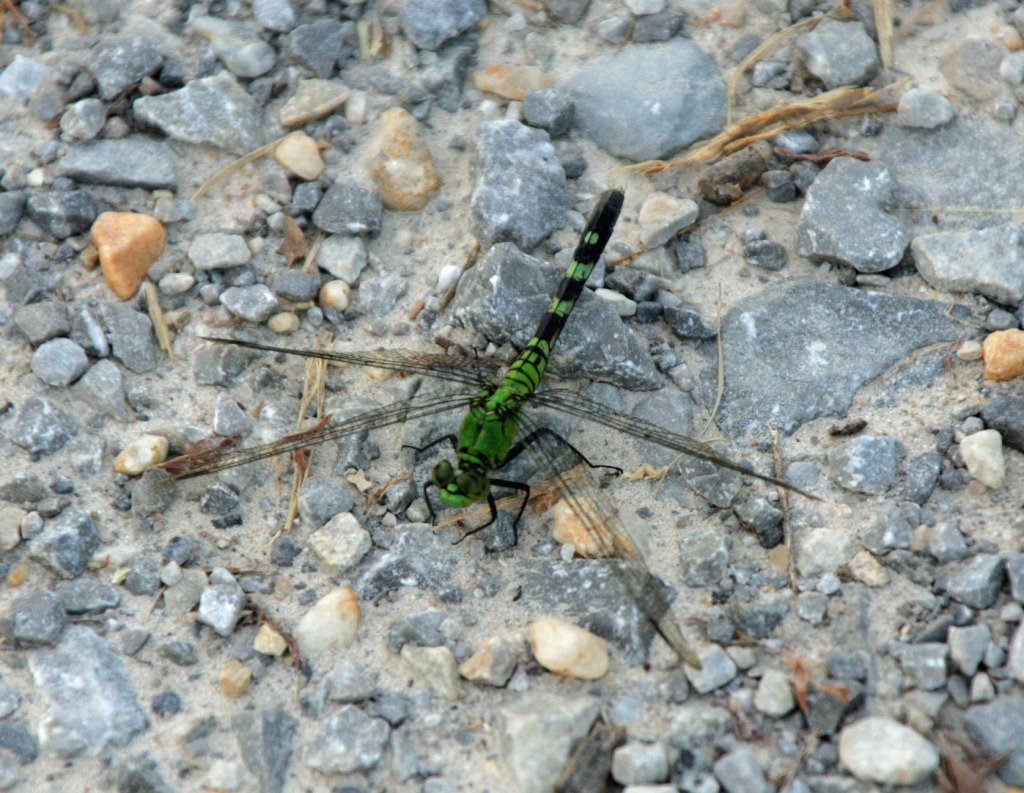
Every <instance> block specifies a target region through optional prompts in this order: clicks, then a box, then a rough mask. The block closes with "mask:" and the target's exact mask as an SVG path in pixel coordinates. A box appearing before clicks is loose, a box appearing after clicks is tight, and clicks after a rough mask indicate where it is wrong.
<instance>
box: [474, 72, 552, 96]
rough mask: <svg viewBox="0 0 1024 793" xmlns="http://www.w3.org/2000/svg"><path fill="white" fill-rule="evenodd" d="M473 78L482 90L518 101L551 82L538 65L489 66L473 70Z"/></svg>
mask: <svg viewBox="0 0 1024 793" xmlns="http://www.w3.org/2000/svg"><path fill="white" fill-rule="evenodd" d="M472 79H473V87H474V88H476V89H478V90H480V91H486V92H487V93H489V94H496V95H497V96H501V97H504V98H505V99H515V100H517V101H522V100H523V99H525V98H526V95H527V94H528V93H530V91H539V90H540V89H542V88H547V87H548V85H549V84H550V80H549V78H548V76H547V74H546V73H545V72H543V71H542V70H540V69H538V68H537V67H536V66H488V67H487V68H486V69H479V70H477V71H475V72H473V78H472Z"/></svg>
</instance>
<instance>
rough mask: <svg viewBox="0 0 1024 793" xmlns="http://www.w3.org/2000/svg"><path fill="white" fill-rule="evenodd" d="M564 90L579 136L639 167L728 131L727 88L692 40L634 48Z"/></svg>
mask: <svg viewBox="0 0 1024 793" xmlns="http://www.w3.org/2000/svg"><path fill="white" fill-rule="evenodd" d="M566 89H567V90H568V92H569V94H570V95H571V96H572V98H573V101H574V102H575V103H576V117H575V121H574V122H573V123H574V125H575V126H576V128H577V129H579V130H580V132H582V133H583V135H584V136H586V137H587V138H589V139H590V140H592V141H594V142H595V143H596V144H597V145H598V146H600V147H601V148H603V149H606V150H608V151H609V152H611V153H612V154H615V155H618V156H620V157H625V158H627V159H630V160H633V161H634V162H641V161H643V160H656V159H661V158H664V157H667V156H669V155H670V154H672V152H674V151H677V150H678V149H681V148H683V147H684V146H689V145H690V144H691V143H693V142H694V141H696V140H699V139H701V138H706V137H711V136H712V135H716V134H717V133H718V132H720V131H721V130H722V128H723V127H724V126H725V81H724V80H723V79H722V75H721V72H720V71H719V69H718V66H717V65H716V64H715V62H714V61H713V60H712V59H711V58H710V57H708V55H707V54H706V53H705V52H704V51H703V50H702V49H701V48H700V47H698V46H697V45H696V44H694V43H693V42H692V41H690V40H689V39H684V38H676V39H673V40H672V41H667V42H664V43H658V44H645V45H638V44H631V45H629V46H627V47H625V48H623V49H622V50H620V51H619V52H617V53H615V54H614V55H608V56H605V57H603V58H598V59H597V60H594V61H591V62H590V63H587V64H586V65H585V66H584V67H583V68H582V69H581V70H580V71H579V72H577V73H576V75H575V76H573V77H572V78H571V79H570V80H569V83H568V84H567V85H566ZM638 129H643V130H644V133H643V134H642V135H638V134H637V130H638Z"/></svg>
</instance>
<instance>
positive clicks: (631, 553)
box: [523, 415, 700, 668]
mask: <svg viewBox="0 0 1024 793" xmlns="http://www.w3.org/2000/svg"><path fill="white" fill-rule="evenodd" d="M523 426H524V427H525V428H526V429H527V431H533V430H535V429H536V427H537V424H536V422H535V421H533V420H532V419H531V418H530V417H529V416H528V415H524V416H523ZM529 448H530V450H531V451H533V453H534V460H535V461H536V462H537V463H538V465H539V466H540V468H541V470H542V471H543V474H544V476H545V478H551V479H555V480H556V481H557V482H558V486H559V489H560V490H561V492H562V497H563V498H564V499H565V500H566V501H567V502H568V503H569V505H570V506H571V507H572V510H573V512H574V513H575V514H576V516H577V517H578V518H579V519H580V522H582V523H583V525H584V526H586V528H587V530H588V531H589V532H590V534H591V536H592V537H594V539H596V540H597V541H598V543H599V544H600V545H601V547H602V550H603V551H604V552H605V553H606V554H607V555H609V556H615V557H618V559H619V560H620V561H619V563H618V564H617V565H614V569H615V572H616V574H617V575H618V576H619V578H620V579H621V581H622V583H623V585H624V586H625V587H626V590H627V591H628V592H629V594H630V596H631V597H632V598H633V601H634V602H635V603H636V605H637V607H638V608H639V609H640V612H641V613H642V614H643V615H644V616H645V617H646V618H647V619H649V620H650V621H651V623H652V624H653V625H654V627H655V628H656V629H657V631H658V633H660V634H661V635H662V637H663V638H664V639H665V641H666V642H668V644H669V646H670V647H671V648H672V649H673V650H674V651H675V652H676V653H677V654H678V655H679V657H680V658H682V659H683V660H684V661H686V663H688V664H690V665H691V666H694V667H697V668H700V660H699V659H698V658H697V654H696V653H695V652H694V651H693V648H691V647H690V645H689V643H688V642H687V641H686V639H685V638H683V634H682V631H681V630H680V629H679V626H678V624H676V621H675V618H674V617H673V615H672V610H671V606H670V604H669V602H668V600H667V598H666V597H665V593H664V592H663V591H662V589H661V587H660V586H659V583H660V582H656V580H655V577H654V574H653V573H651V571H650V569H649V568H648V566H647V562H646V561H645V560H644V556H643V554H642V553H641V551H640V548H639V547H638V546H637V544H636V542H635V541H634V539H633V537H632V535H630V533H629V530H628V529H627V528H626V526H625V524H623V522H622V519H621V518H620V517H619V513H618V510H617V509H616V508H615V506H614V504H612V502H611V499H609V498H608V497H607V496H606V495H605V494H604V493H602V492H601V490H600V489H599V488H598V487H597V485H596V484H595V482H594V479H593V474H592V473H591V472H590V469H589V468H584V469H583V470H582V473H583V476H582V477H581V478H580V479H579V480H578V481H576V480H574V481H573V482H572V483H570V482H569V481H568V479H566V478H565V477H564V476H563V474H562V472H561V468H562V467H563V466H560V465H559V461H560V460H562V459H565V457H566V456H567V455H569V454H572V455H573V457H574V458H575V463H577V464H578V463H580V462H581V460H580V459H579V454H578V453H577V452H576V451H575V450H574V449H572V447H571V446H568V445H567V444H562V443H559V442H558V441H557V440H555V439H554V438H553V437H552V436H550V435H548V434H546V433H541V434H540V435H538V436H536V437H535V438H534V440H533V441H532V442H531V444H530V447H529Z"/></svg>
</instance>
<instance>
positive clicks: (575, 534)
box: [551, 501, 612, 559]
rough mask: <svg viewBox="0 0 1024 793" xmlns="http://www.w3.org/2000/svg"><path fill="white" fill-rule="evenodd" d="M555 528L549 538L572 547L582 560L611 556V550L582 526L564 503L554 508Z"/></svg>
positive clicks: (559, 503) (576, 516) (560, 502)
mask: <svg viewBox="0 0 1024 793" xmlns="http://www.w3.org/2000/svg"><path fill="white" fill-rule="evenodd" d="M554 513H555V526H554V528H553V529H552V530H551V536H552V537H553V538H554V540H555V542H559V543H562V545H572V546H573V547H574V548H575V549H576V553H577V554H579V555H580V556H582V557H583V558H584V559H600V558H602V557H605V556H611V555H612V550H611V548H608V547H606V545H605V544H604V543H602V542H601V541H600V540H599V539H598V538H597V537H596V536H595V534H594V533H593V532H591V531H590V530H589V529H588V528H587V527H586V526H584V525H583V521H581V520H580V519H579V516H578V515H577V514H576V513H575V512H574V511H573V509H572V507H571V506H569V504H567V503H566V502H565V501H559V502H558V503H557V504H555V506H554Z"/></svg>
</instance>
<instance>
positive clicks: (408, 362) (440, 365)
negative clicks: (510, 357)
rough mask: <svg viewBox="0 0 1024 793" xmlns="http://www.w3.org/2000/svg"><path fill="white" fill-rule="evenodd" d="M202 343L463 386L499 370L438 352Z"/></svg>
mask: <svg viewBox="0 0 1024 793" xmlns="http://www.w3.org/2000/svg"><path fill="white" fill-rule="evenodd" d="M200 338H202V339H204V340H205V341H213V342H216V343H217V344H232V345H234V346H236V347H246V348H248V349H250V350H260V351H262V352H280V353H284V354H285V355H295V356H299V357H302V358H317V359H319V360H322V361H333V362H335V363H347V364H355V365H356V366H375V367H377V368H378V369H388V370H390V371H393V372H402V373H404V374H419V375H423V376H424V377H433V378H434V379H436V380H447V381H448V382H452V383H462V384H463V385H470V386H482V385H483V384H484V383H486V382H488V381H489V380H495V379H497V377H498V376H500V374H501V368H500V367H499V366H497V365H496V364H495V363H494V362H493V361H491V360H489V359H483V358H454V357H452V356H450V355H443V354H441V353H418V352H407V351H405V350H370V351H368V352H331V351H329V350H299V349H295V348H293V347H277V346H275V345H272V344H260V343H259V342H255V341H245V340H244V339H226V338H220V337H216V336H201V337H200Z"/></svg>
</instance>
